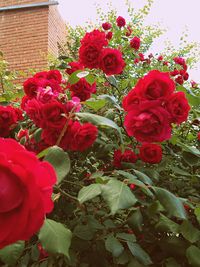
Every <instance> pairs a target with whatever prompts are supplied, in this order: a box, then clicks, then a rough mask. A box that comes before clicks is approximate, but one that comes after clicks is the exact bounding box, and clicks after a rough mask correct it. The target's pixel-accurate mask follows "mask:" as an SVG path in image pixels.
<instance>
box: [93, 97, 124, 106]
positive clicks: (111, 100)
mask: <svg viewBox="0 0 200 267" xmlns="http://www.w3.org/2000/svg"><path fill="white" fill-rule="evenodd" d="M98 98H99V99H105V100H106V101H108V102H109V103H111V104H112V105H113V106H115V107H117V108H118V109H121V107H120V105H119V104H118V103H117V99H116V98H115V97H114V96H110V95H100V96H98Z"/></svg>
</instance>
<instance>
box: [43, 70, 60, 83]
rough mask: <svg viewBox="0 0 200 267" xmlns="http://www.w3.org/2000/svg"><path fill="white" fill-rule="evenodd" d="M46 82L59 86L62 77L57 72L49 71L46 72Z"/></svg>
mask: <svg viewBox="0 0 200 267" xmlns="http://www.w3.org/2000/svg"><path fill="white" fill-rule="evenodd" d="M47 80H50V81H52V82H57V83H58V84H60V83H61V81H62V75H61V73H60V71H59V70H50V71H48V72H47Z"/></svg>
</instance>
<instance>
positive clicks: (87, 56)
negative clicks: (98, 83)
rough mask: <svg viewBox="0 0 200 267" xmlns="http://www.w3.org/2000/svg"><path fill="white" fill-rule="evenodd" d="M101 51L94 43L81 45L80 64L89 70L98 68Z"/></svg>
mask: <svg viewBox="0 0 200 267" xmlns="http://www.w3.org/2000/svg"><path fill="white" fill-rule="evenodd" d="M101 51H102V48H101V47H100V46H99V45H98V44H96V43H91V44H88V45H82V46H81V47H80V49H79V59H80V62H81V64H83V65H84V66H85V67H86V68H89V69H94V68H99V58H100V55H101Z"/></svg>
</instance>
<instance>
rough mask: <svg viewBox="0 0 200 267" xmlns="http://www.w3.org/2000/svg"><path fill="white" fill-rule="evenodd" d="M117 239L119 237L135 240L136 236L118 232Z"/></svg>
mask: <svg viewBox="0 0 200 267" xmlns="http://www.w3.org/2000/svg"><path fill="white" fill-rule="evenodd" d="M116 237H117V238H118V239H121V240H123V241H129V242H133V243H134V242H136V237H135V235H134V234H127V233H118V234H117V235H116Z"/></svg>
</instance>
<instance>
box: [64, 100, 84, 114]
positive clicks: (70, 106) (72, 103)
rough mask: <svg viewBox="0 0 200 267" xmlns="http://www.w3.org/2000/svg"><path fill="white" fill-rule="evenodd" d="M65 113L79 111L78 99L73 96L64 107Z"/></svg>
mask: <svg viewBox="0 0 200 267" xmlns="http://www.w3.org/2000/svg"><path fill="white" fill-rule="evenodd" d="M65 109H66V112H68V113H69V112H71V111H73V112H79V111H80V110H81V103H80V98H78V97H76V96H74V97H72V99H71V100H69V101H68V102H67V103H66V105H65Z"/></svg>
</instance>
